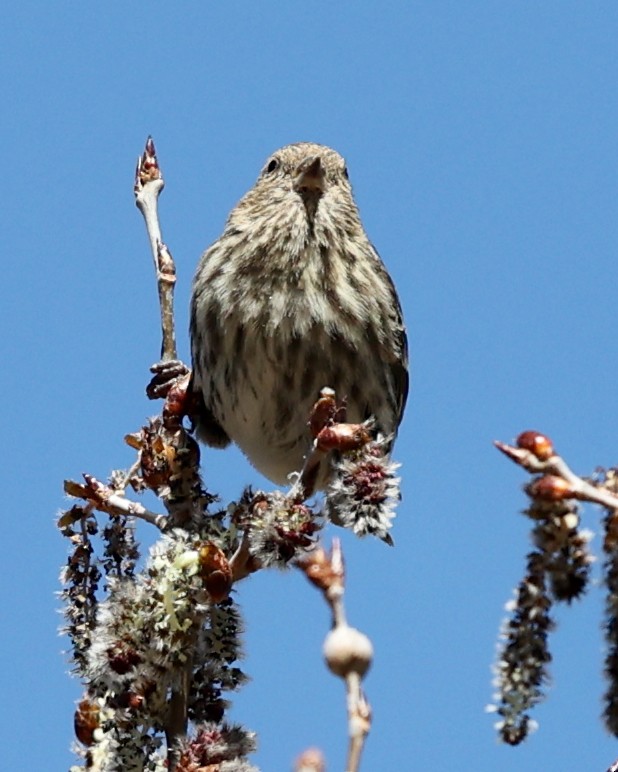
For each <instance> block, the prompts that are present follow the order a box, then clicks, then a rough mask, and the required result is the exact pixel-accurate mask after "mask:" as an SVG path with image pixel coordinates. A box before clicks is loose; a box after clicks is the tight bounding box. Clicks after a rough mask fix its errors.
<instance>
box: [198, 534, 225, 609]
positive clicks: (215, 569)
mask: <svg viewBox="0 0 618 772" xmlns="http://www.w3.org/2000/svg"><path fill="white" fill-rule="evenodd" d="M199 563H200V575H201V577H202V579H203V581H204V587H205V588H206V591H207V592H208V594H209V595H210V598H211V600H212V602H213V603H220V602H221V601H223V600H225V599H226V598H227V597H228V595H229V594H230V590H231V589H232V581H233V579H232V569H231V568H230V564H229V562H228V560H227V558H226V557H225V554H224V552H223V551H222V550H220V549H219V547H217V545H216V544H213V543H212V542H206V543H205V544H204V545H202V547H200V550H199Z"/></svg>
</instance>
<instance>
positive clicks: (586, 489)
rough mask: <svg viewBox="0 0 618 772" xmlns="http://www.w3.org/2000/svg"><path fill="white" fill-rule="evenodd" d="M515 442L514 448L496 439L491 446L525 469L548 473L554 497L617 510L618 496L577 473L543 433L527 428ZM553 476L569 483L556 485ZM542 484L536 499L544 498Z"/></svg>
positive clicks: (548, 486) (547, 487) (546, 489)
mask: <svg viewBox="0 0 618 772" xmlns="http://www.w3.org/2000/svg"><path fill="white" fill-rule="evenodd" d="M516 442H517V445H516V446H515V447H514V446H512V445H506V444H505V443H503V442H499V441H498V440H495V441H494V445H495V446H496V447H497V448H498V450H500V451H501V452H502V453H504V455H505V456H507V457H508V458H510V459H511V461H514V462H515V463H516V464H519V466H521V467H523V468H524V469H525V470H526V471H528V472H531V473H533V474H534V473H539V474H543V475H548V476H550V483H551V482H553V483H554V492H553V497H554V498H556V497H559V498H563V499H569V498H572V499H577V500H578V501H589V502H591V503H593V504H600V505H601V506H603V507H606V508H607V509H612V510H617V509H618V496H617V495H615V494H613V493H611V492H610V491H608V490H607V488H598V487H596V486H595V485H592V484H591V483H589V482H587V481H586V480H584V479H583V478H582V477H579V476H578V475H576V474H575V472H573V471H572V470H571V469H570V467H569V466H568V464H567V463H566V461H565V460H564V459H563V458H562V456H560V455H558V454H557V453H556V452H555V450H554V447H553V445H552V443H551V440H549V438H548V437H546V436H545V435H543V434H540V433H538V432H534V431H526V432H522V433H521V434H520V435H519V437H518V438H517V441H516ZM552 477H557V478H560V479H561V480H564V482H566V483H567V484H568V485H567V486H559V485H558V484H557V483H556V482H555V480H552ZM544 487H545V492H546V497H550V496H552V492H551V489H550V485H549V484H548V485H547V486H544ZM544 487H543V486H541V487H540V490H538V486H537V491H536V493H537V495H538V496H539V498H543V495H542V494H543V492H544Z"/></svg>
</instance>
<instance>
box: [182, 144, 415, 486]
mask: <svg viewBox="0 0 618 772" xmlns="http://www.w3.org/2000/svg"><path fill="white" fill-rule="evenodd" d="M191 352H192V359H193V377H192V386H191V388H192V389H193V390H194V391H195V392H196V393H197V395H198V398H199V399H200V410H199V415H198V417H197V431H198V436H199V437H200V438H201V439H202V440H204V441H205V442H206V443H207V444H210V445H215V446H219V447H223V446H225V445H226V444H228V443H229V441H230V440H232V441H233V442H235V443H236V444H237V445H238V446H239V447H240V448H241V450H242V451H243V452H244V453H245V454H246V456H247V457H248V458H249V460H250V461H251V462H252V463H253V464H254V466H255V467H256V468H257V469H258V470H259V471H260V472H262V474H264V475H265V476H266V477H268V478H270V479H271V480H272V481H273V482H275V483H278V484H284V483H285V482H286V480H287V478H288V475H289V474H290V473H291V472H293V471H295V470H298V469H300V468H301V466H302V463H303V458H304V457H305V455H306V453H307V452H308V450H309V448H310V444H311V437H310V434H309V431H308V427H307V420H308V417H309V413H310V410H311V407H312V405H313V403H314V402H315V400H316V399H317V397H318V394H319V392H320V389H321V388H323V387H325V386H330V387H331V388H333V389H334V390H335V391H336V393H337V395H338V397H339V398H343V397H345V398H346V399H347V416H348V420H349V421H351V422H358V421H362V420H364V419H366V418H368V417H370V416H374V417H375V419H376V426H377V428H378V430H379V431H380V432H382V433H383V434H385V435H394V434H395V433H396V431H397V428H398V426H399V423H400V421H401V417H402V413H403V409H404V405H405V401H406V396H407V390H408V373H407V343H406V334H405V329H404V325H403V320H402V314H401V307H400V304H399V300H398V298H397V293H396V291H395V288H394V286H393V283H392V281H391V279H390V277H389V275H388V273H387V271H386V268H385V267H384V264H383V263H382V261H381V259H380V257H379V256H378V254H377V252H376V251H375V249H374V248H373V246H372V245H371V243H370V242H369V240H368V238H367V236H366V234H365V231H364V229H363V226H362V223H361V221H360V217H359V213H358V209H357V207H356V204H355V202H354V199H353V197H352V189H351V186H350V183H349V181H348V175H347V170H346V167H345V162H344V160H343V158H342V157H341V156H340V155H339V154H338V153H336V152H335V151H334V150H331V149H330V148H327V147H325V146H323V145H317V144H312V143H298V144H294V145H288V146H286V147H284V148H282V149H281V150H279V151H277V152H276V153H274V154H273V155H272V156H271V158H270V159H269V160H268V161H267V162H266V165H265V166H264V168H263V169H262V172H261V174H260V176H259V178H258V180H257V182H256V184H255V186H254V187H253V188H252V189H251V190H250V191H249V192H248V193H247V194H246V195H245V196H244V197H243V198H242V199H241V201H240V202H239V203H238V205H237V206H236V207H235V208H234V209H233V211H232V212H231V214H230V215H229V218H228V220H227V223H226V225H225V229H224V231H223V234H222V235H221V237H220V238H219V239H217V241H216V242H215V243H214V244H213V245H212V246H211V247H210V248H209V249H208V250H207V251H206V252H205V253H204V254H203V256H202V258H201V260H200V263H199V265H198V268H197V271H196V274H195V278H194V281H193V292H192V299H191ZM327 479H328V470H327V469H326V468H325V469H324V470H321V473H320V478H319V480H318V486H321V485H324V483H325V482H326V481H327Z"/></svg>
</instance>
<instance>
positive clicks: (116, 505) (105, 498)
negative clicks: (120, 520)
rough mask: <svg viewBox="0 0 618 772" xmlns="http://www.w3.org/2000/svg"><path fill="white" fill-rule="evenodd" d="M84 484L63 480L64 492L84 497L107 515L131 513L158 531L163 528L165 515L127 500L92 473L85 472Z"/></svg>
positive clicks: (165, 519) (165, 521) (165, 520)
mask: <svg viewBox="0 0 618 772" xmlns="http://www.w3.org/2000/svg"><path fill="white" fill-rule="evenodd" d="M84 480H85V481H86V485H81V484H80V483H76V482H74V481H73V480H65V481H64V492H65V493H66V494H68V495H69V496H75V497H76V498H80V499H84V500H85V501H87V502H88V503H90V504H92V506H93V507H94V508H95V509H97V510H99V512H106V513H107V514H109V515H132V516H133V517H139V518H140V519H141V520H145V521H146V522H147V523H151V524H152V525H155V526H156V527H157V528H158V529H159V530H160V531H163V530H165V527H166V524H167V518H166V517H165V515H158V514H157V513H156V512H151V511H150V510H149V509H146V507H144V506H143V505H142V504H138V502H137V501H129V500H128V499H125V497H124V496H122V495H121V494H120V493H116V492H115V491H114V489H113V488H110V487H109V486H108V485H105V483H102V482H100V481H99V480H97V479H96V478H95V477H92V475H89V474H85V475H84Z"/></svg>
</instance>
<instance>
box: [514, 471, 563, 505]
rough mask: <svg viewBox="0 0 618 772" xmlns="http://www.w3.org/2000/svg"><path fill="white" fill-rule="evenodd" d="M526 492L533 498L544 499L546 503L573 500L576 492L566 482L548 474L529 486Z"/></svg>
mask: <svg viewBox="0 0 618 772" xmlns="http://www.w3.org/2000/svg"><path fill="white" fill-rule="evenodd" d="M526 492H527V493H528V495H529V496H532V498H537V499H543V500H544V501H562V500H563V499H571V498H573V497H574V495H575V491H574V490H573V489H572V488H571V486H570V485H569V483H568V482H567V481H566V480H563V479H562V477H557V476H556V475H553V474H547V475H545V476H544V477H539V478H538V479H537V480H534V481H533V482H532V483H530V485H528V486H527V488H526Z"/></svg>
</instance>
